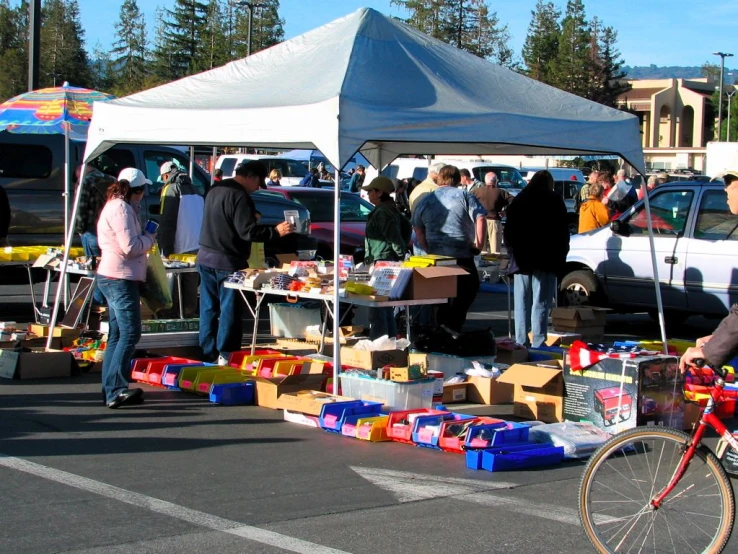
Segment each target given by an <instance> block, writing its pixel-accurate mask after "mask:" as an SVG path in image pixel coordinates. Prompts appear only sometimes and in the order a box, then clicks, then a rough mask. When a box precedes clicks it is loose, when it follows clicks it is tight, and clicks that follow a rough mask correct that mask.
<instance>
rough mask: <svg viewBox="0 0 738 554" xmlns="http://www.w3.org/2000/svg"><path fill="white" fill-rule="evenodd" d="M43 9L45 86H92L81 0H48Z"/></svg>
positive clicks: (43, 84) (41, 68)
mask: <svg viewBox="0 0 738 554" xmlns="http://www.w3.org/2000/svg"><path fill="white" fill-rule="evenodd" d="M41 11H42V17H41V49H42V52H44V55H43V56H41V65H40V75H39V81H40V84H41V86H42V87H54V86H61V85H62V83H64V82H65V81H68V82H69V84H70V85H73V86H79V87H89V86H91V82H92V79H91V75H90V66H89V61H88V59H87V52H85V48H84V31H83V29H82V24H81V23H80V20H79V5H78V4H77V0H47V1H46V3H44V5H43V7H42V10H41Z"/></svg>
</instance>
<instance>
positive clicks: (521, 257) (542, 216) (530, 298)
mask: <svg viewBox="0 0 738 554" xmlns="http://www.w3.org/2000/svg"><path fill="white" fill-rule="evenodd" d="M553 188H554V180H553V177H552V176H551V174H550V173H549V172H548V171H539V172H537V173H536V174H535V175H533V178H532V179H531V180H530V183H528V185H527V186H526V187H525V188H524V189H523V190H522V191H521V192H520V193H519V194H518V195H517V196H516V197H515V198H514V199H513V201H512V203H511V204H510V206H508V208H507V222H506V224H505V230H504V233H503V234H504V237H505V245H506V246H507V249H508V253H510V255H511V261H510V264H511V266H512V268H511V269H512V271H513V273H514V274H515V286H514V287H513V291H514V293H515V341H516V342H518V343H519V344H524V345H526V346H530V345H531V344H532V345H533V347H534V348H537V347H538V346H540V345H541V344H542V343H543V342H544V341H545V340H546V334H547V332H548V311H549V309H550V307H551V303H552V302H551V301H552V300H553V298H554V294H556V278H557V276H560V275H562V274H563V271H564V266H565V264H566V255H567V254H568V252H569V226H568V224H567V215H566V205H565V204H564V200H563V199H562V198H561V196H560V195H557V194H556V193H555V192H554V190H553ZM531 330H532V332H533V340H532V343H531V341H530V340H529V339H528V333H529V332H530V331H531Z"/></svg>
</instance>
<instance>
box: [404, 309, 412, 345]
mask: <svg viewBox="0 0 738 554" xmlns="http://www.w3.org/2000/svg"><path fill="white" fill-rule="evenodd" d="M410 323H411V321H410V306H405V336H406V337H407V340H408V341H410V342H412V339H411V338H410Z"/></svg>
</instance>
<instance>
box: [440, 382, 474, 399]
mask: <svg viewBox="0 0 738 554" xmlns="http://www.w3.org/2000/svg"><path fill="white" fill-rule="evenodd" d="M468 386H469V383H454V384H453V385H443V398H442V399H441V402H443V403H444V404H453V403H455V402H466V397H467V387H468Z"/></svg>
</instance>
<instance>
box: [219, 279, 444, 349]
mask: <svg viewBox="0 0 738 554" xmlns="http://www.w3.org/2000/svg"><path fill="white" fill-rule="evenodd" d="M224 286H225V287H226V288H229V289H235V290H237V291H239V292H240V293H241V297H242V298H243V300H244V302H245V303H246V307H248V309H249V312H250V313H251V315H252V316H253V318H254V332H253V336H252V339H251V353H252V354H253V353H254V351H255V349H256V335H257V329H258V327H259V312H260V309H261V304H262V302H263V301H264V297H265V296H266V295H268V294H271V295H274V296H284V297H288V296H289V297H290V298H297V299H299V300H318V301H320V302H323V304H324V305H325V307H326V310H327V312H328V314H330V316H331V317H333V313H334V312H333V301H334V297H333V295H332V294H321V293H316V292H299V291H290V290H279V289H254V288H251V287H248V286H246V285H241V284H238V283H225V285H224ZM246 293H253V294H254V296H255V297H256V301H255V302H253V304H252V302H251V301H250V300H249V298H248V297H247V296H246ZM340 302H341V303H344V304H351V305H354V306H366V307H368V308H396V307H401V306H404V307H405V309H406V314H407V317H406V318H405V322H406V323H405V324H406V332H407V338H408V340H410V323H411V321H410V307H411V306H428V305H434V304H445V303H446V302H448V298H428V299H423V300H385V301H375V300H370V299H367V298H361V297H359V296H350V297H349V296H343V297H341V298H340ZM327 321H328V318H324V319H323V323H322V325H321V333H320V350H319V351H320V352H322V351H323V346H324V345H325V335H326V330H327Z"/></svg>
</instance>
